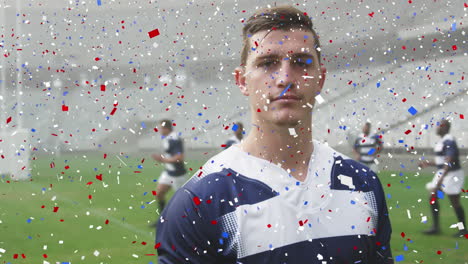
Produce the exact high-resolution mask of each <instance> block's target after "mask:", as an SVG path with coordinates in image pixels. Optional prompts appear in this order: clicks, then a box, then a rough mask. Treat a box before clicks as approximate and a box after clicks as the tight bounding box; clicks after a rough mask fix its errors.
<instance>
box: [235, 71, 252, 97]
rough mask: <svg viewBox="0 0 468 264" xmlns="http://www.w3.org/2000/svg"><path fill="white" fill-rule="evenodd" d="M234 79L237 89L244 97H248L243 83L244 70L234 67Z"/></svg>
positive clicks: (245, 85)
mask: <svg viewBox="0 0 468 264" xmlns="http://www.w3.org/2000/svg"><path fill="white" fill-rule="evenodd" d="M234 78H235V79H236V84H237V86H238V87H239V89H240V91H241V93H242V94H243V95H245V96H249V91H248V89H247V84H246V82H245V68H244V67H236V69H235V70H234Z"/></svg>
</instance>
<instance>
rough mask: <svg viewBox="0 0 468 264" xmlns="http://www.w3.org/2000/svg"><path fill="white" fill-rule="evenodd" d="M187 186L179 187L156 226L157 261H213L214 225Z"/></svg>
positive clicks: (175, 263) (162, 263)
mask: <svg viewBox="0 0 468 264" xmlns="http://www.w3.org/2000/svg"><path fill="white" fill-rule="evenodd" d="M197 199H198V198H197V197H196V196H195V195H194V194H193V193H191V192H190V191H189V190H187V189H185V188H182V189H179V190H178V191H177V192H176V193H175V194H174V196H173V198H172V199H171V201H170V202H169V204H168V205H167V206H166V208H165V210H164V211H163V212H162V214H161V217H160V219H159V222H158V224H157V226H156V247H157V251H158V263H159V264H178V263H194V264H202V263H207V264H208V263H216V259H215V257H216V251H215V249H213V247H212V246H211V245H214V244H215V243H214V242H215V241H213V240H212V239H211V238H212V237H213V235H212V234H213V231H214V229H215V228H216V225H213V224H212V223H211V222H210V220H209V219H210V215H209V213H207V212H206V210H204V207H203V204H201V205H200V203H199V200H197Z"/></svg>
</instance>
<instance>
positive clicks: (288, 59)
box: [156, 6, 393, 264]
mask: <svg viewBox="0 0 468 264" xmlns="http://www.w3.org/2000/svg"><path fill="white" fill-rule="evenodd" d="M243 38H244V43H243V45H244V47H243V50H242V55H241V66H240V67H239V68H237V69H236V70H235V79H236V82H237V85H238V86H239V88H240V91H241V93H242V94H243V95H245V96H248V97H249V103H250V108H251V119H252V123H253V127H252V129H251V132H250V133H249V134H248V136H247V137H246V138H245V139H244V140H243V141H242V142H241V143H240V144H237V145H233V146H231V147H230V148H228V149H226V150H224V151H223V152H221V153H220V154H218V155H216V156H214V157H213V158H211V159H210V160H208V161H207V163H206V164H205V165H203V167H202V168H201V169H200V170H199V171H198V172H196V173H195V175H194V176H193V177H192V178H191V179H190V180H189V181H188V182H187V183H186V184H185V185H184V186H183V187H182V188H181V189H180V190H179V191H178V192H177V193H176V194H175V195H174V197H173V198H172V200H171V201H170V202H169V204H168V206H167V207H166V210H165V211H164V212H163V213H162V215H161V217H160V221H159V224H158V228H157V234H156V243H157V244H156V247H157V248H158V255H159V262H158V263H160V264H166V263H203V264H207V263H223V264H225V263H233V264H234V263H244V264H250V263H255V264H258V263H269V264H271V263H288V264H295V263H301V264H302V263H379V264H380V263H393V260H392V255H391V252H390V234H391V228H390V222H389V218H388V213H387V207H386V203H385V199H384V193H383V190H382V187H381V184H380V182H379V180H378V178H377V177H376V175H375V174H374V173H373V172H371V171H370V170H369V168H367V167H365V166H364V165H362V164H360V163H358V162H355V161H353V160H351V159H349V158H348V157H346V156H344V155H342V154H340V153H338V152H336V151H335V150H333V149H331V148H330V147H328V146H326V145H325V144H322V143H319V142H318V141H315V140H313V139H312V130H311V127H312V121H311V117H312V116H311V114H312V107H313V105H314V101H315V97H316V96H317V95H318V94H319V93H320V91H321V89H322V87H323V85H324V81H325V68H323V67H321V63H320V45H319V39H318V37H317V34H316V33H315V31H314V29H313V28H312V22H311V20H310V18H309V17H307V15H306V14H305V13H304V12H303V11H300V10H298V9H296V8H293V7H289V6H282V7H273V8H267V9H262V10H259V11H257V12H255V14H254V15H253V16H252V17H250V18H249V19H248V20H247V21H246V24H245V25H244V29H243Z"/></svg>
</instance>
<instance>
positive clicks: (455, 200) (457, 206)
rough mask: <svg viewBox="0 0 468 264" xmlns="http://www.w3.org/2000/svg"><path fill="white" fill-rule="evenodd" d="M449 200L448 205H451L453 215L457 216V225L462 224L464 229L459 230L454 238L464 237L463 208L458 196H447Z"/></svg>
mask: <svg viewBox="0 0 468 264" xmlns="http://www.w3.org/2000/svg"><path fill="white" fill-rule="evenodd" d="M448 197H449V199H450V203H451V204H452V207H453V210H455V214H456V215H457V219H458V222H459V223H463V227H464V228H465V229H463V230H460V231H459V232H458V233H457V234H455V236H457V237H458V236H462V235H465V234H466V233H467V232H466V222H465V211H464V210H463V206H462V205H461V203H460V194H455V195H448Z"/></svg>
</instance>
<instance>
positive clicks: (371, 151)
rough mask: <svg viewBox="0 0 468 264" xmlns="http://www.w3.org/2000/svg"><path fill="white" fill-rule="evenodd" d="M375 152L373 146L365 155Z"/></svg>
mask: <svg viewBox="0 0 468 264" xmlns="http://www.w3.org/2000/svg"><path fill="white" fill-rule="evenodd" d="M374 152H375V148H371V149H370V150H369V152H367V155H372V154H374Z"/></svg>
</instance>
